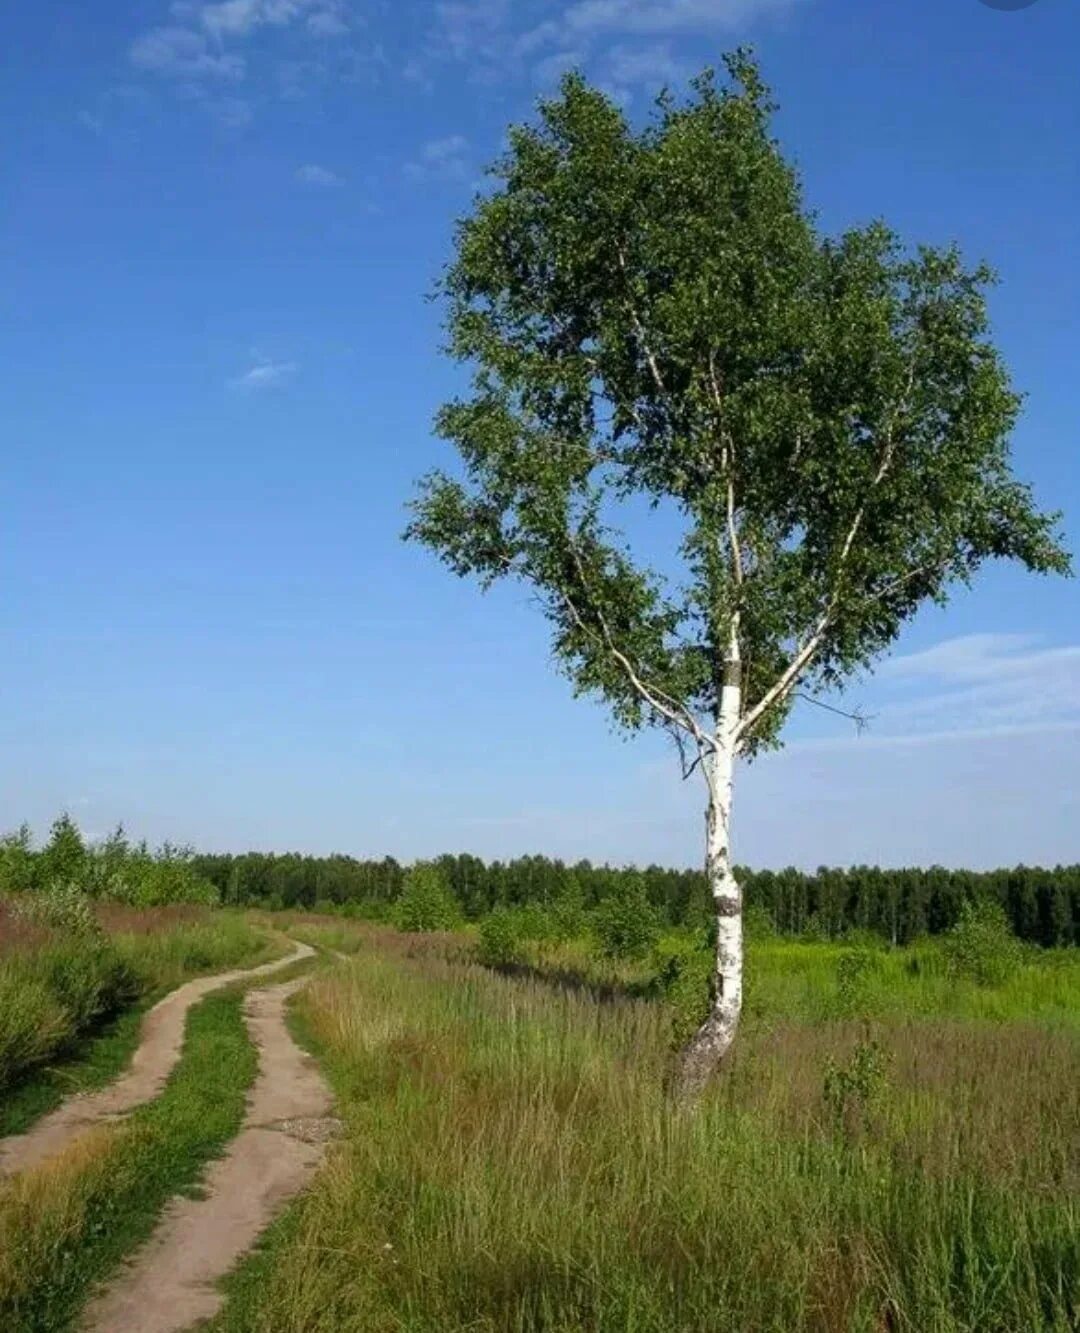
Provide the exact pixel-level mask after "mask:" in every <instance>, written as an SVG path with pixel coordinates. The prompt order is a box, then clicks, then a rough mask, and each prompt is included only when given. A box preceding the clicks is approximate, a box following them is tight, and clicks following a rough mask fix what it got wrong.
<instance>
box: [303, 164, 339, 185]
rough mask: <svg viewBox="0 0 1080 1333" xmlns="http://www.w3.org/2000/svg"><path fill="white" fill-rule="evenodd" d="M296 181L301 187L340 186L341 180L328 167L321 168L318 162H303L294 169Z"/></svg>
mask: <svg viewBox="0 0 1080 1333" xmlns="http://www.w3.org/2000/svg"><path fill="white" fill-rule="evenodd" d="M296 179H297V180H298V181H299V182H300V184H301V185H321V186H327V185H340V184H341V180H342V178H341V177H340V176H339V175H338V174H337V172H336V171H331V170H330V168H329V167H322V166H320V165H319V164H318V162H305V163H304V165H303V166H302V167H297V169H296Z"/></svg>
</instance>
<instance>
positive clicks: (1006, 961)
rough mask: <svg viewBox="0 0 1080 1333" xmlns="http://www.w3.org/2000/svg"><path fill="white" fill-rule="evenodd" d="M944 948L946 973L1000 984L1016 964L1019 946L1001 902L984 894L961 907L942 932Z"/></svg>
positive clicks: (1017, 964)
mask: <svg viewBox="0 0 1080 1333" xmlns="http://www.w3.org/2000/svg"><path fill="white" fill-rule="evenodd" d="M944 952H945V963H946V967H947V969H948V971H949V974H950V976H953V977H967V978H969V979H970V980H972V981H975V982H977V983H978V984H979V985H980V986H1001V985H1003V984H1004V983H1005V982H1006V981H1008V980H1009V978H1010V977H1011V976H1012V975H1013V973H1014V972H1015V971H1016V969H1017V968H1018V967H1019V965H1020V960H1021V957H1022V952H1023V947H1022V945H1021V944H1020V941H1019V940H1018V939H1017V938H1016V936H1015V935H1014V934H1013V933H1012V930H1011V929H1010V928H1009V922H1008V918H1007V917H1006V916H1005V912H1004V910H1003V909H1002V907H1001V905H1000V904H999V903H996V902H994V901H993V900H992V899H989V898H984V899H981V900H979V901H977V902H966V903H965V904H964V906H963V907H962V908H961V911H960V919H959V920H958V921H957V923H956V925H955V926H953V928H952V929H951V930H950V931H949V932H948V934H947V935H946V936H945V949H944Z"/></svg>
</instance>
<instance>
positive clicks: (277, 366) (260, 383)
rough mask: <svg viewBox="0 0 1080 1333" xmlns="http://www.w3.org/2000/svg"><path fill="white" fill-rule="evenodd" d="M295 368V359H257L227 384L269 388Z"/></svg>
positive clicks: (242, 387) (240, 387)
mask: <svg viewBox="0 0 1080 1333" xmlns="http://www.w3.org/2000/svg"><path fill="white" fill-rule="evenodd" d="M296 370H297V366H296V362H295V361H258V362H256V363H255V365H253V366H252V367H251V369H250V370H246V371H245V372H244V373H243V374H242V375H238V376H237V377H236V378H235V379H232V380H230V381H229V384H230V386H231V387H232V388H234V389H270V388H273V387H274V386H275V385H279V384H282V383H283V382H284V381H285V380H288V379H290V378H291V377H292V376H293V375H295V373H296Z"/></svg>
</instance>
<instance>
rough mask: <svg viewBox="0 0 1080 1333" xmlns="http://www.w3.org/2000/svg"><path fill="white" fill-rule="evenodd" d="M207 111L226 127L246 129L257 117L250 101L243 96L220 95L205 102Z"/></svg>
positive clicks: (229, 128) (228, 128)
mask: <svg viewBox="0 0 1080 1333" xmlns="http://www.w3.org/2000/svg"><path fill="white" fill-rule="evenodd" d="M204 105H205V107H206V110H207V113H208V114H209V115H211V116H212V117H213V118H214V120H216V121H217V123H218V124H219V125H221V126H222V127H223V128H224V129H227V130H246V129H247V127H248V126H249V125H250V124H251V122H252V121H253V120H254V119H255V112H254V110H253V108H252V105H251V103H250V102H246V101H244V99H243V98H242V97H219V98H214V99H213V100H211V101H207V102H205V103H204Z"/></svg>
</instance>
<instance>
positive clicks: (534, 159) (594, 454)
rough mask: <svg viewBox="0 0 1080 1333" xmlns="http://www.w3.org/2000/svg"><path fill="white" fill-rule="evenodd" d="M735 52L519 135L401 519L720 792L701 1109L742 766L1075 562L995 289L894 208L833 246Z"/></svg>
mask: <svg viewBox="0 0 1080 1333" xmlns="http://www.w3.org/2000/svg"><path fill="white" fill-rule="evenodd" d="M725 66H726V77H724V78H722V79H717V78H716V77H714V76H713V75H712V74H710V73H706V74H705V75H703V76H702V77H701V78H699V79H697V80H696V81H695V82H694V83H693V85H692V87H691V90H690V92H689V94H688V95H687V96H686V97H685V98H684V99H682V100H679V101H677V100H675V99H673V98H671V97H669V96H665V97H662V98H661V99H660V100H659V102H658V104H657V107H656V110H655V113H654V115H653V116H652V118H651V120H650V122H649V123H648V124H647V125H645V126H644V127H642V128H635V127H634V126H632V125H631V124H630V123H629V122H628V120H627V118H626V116H625V114H624V113H623V111H622V110H621V109H620V108H619V107H618V106H617V105H615V104H614V103H613V102H612V101H611V100H610V99H609V98H607V97H606V96H605V95H604V94H603V93H602V92H600V91H598V90H596V89H594V88H592V87H590V86H588V84H587V83H585V82H584V81H583V80H582V79H581V78H580V77H579V76H576V75H572V76H569V77H567V78H566V79H565V80H564V82H563V84H562V87H561V90H560V93H559V95H558V96H557V97H555V98H554V99H552V100H550V101H547V102H545V103H542V104H541V107H540V110H539V115H538V119H537V121H536V122H535V123H534V124H529V125H524V126H520V127H517V128H515V129H513V130H512V131H511V133H510V139H509V148H508V151H507V152H506V154H505V155H504V156H503V157H502V159H501V160H500V161H499V162H498V163H496V164H495V166H494V167H493V168H492V172H491V174H492V177H493V182H492V186H493V188H492V189H491V190H490V191H489V192H487V193H484V194H482V195H480V196H479V197H478V198H477V200H476V201H475V205H474V208H473V211H472V212H471V214H470V215H469V216H468V217H467V218H465V219H464V220H463V221H462V222H461V223H460V224H459V226H458V230H457V234H456V244H455V252H454V257H453V259H452V261H451V263H450V264H449V265H448V268H447V270H446V272H445V275H444V278H443V280H442V282H441V294H442V297H443V298H444V300H445V303H446V309H447V329H448V351H449V353H450V355H451V356H452V357H454V358H456V359H457V360H459V361H461V362H463V363H465V364H466V365H467V366H468V367H469V368H470V371H471V388H470V391H469V392H468V393H467V394H466V395H464V396H462V397H461V398H459V399H457V400H455V401H452V402H450V403H448V404H447V405H446V406H444V407H443V409H442V410H441V412H440V414H439V416H438V421H437V426H438V431H439V433H440V434H441V435H442V436H443V437H445V438H446V439H447V440H449V441H451V442H452V443H453V444H454V445H455V446H456V448H457V451H458V453H459V455H460V461H461V467H460V469H459V470H458V471H457V473H456V474H455V475H453V476H450V475H444V474H441V473H436V474H434V475H430V476H428V477H426V478H425V479H424V480H423V481H422V483H421V485H420V489H419V492H418V495H417V497H416V498H415V500H414V503H413V515H412V521H411V523H410V526H409V529H408V533H407V535H408V536H410V537H411V538H413V539H416V540H419V541H421V542H423V543H425V544H427V545H428V546H429V547H431V548H433V549H434V550H435V551H436V552H437V553H438V554H439V555H440V556H441V558H442V559H443V560H444V561H445V562H446V564H447V565H448V566H449V567H450V568H451V569H452V570H453V571H454V572H455V573H457V574H460V575H472V576H474V577H476V578H477V579H478V580H479V581H480V583H481V585H483V586H485V587H486V586H489V585H491V584H492V583H494V582H495V581H497V580H501V579H517V580H522V581H524V583H526V584H528V585H530V586H531V588H532V589H533V590H534V592H535V594H536V596H537V598H538V600H539V602H540V604H541V606H542V608H543V610H544V612H545V613H546V616H547V618H548V620H549V621H550V624H551V630H552V641H553V649H554V657H555V659H556V661H557V662H558V663H559V664H560V665H561V667H562V669H563V670H564V671H565V673H566V674H567V676H568V677H569V679H570V681H571V682H572V684H573V686H574V687H575V690H576V691H577V692H581V693H586V694H591V695H596V696H599V697H600V698H601V699H603V700H604V701H606V703H607V704H608V705H609V707H610V708H611V710H612V712H613V714H614V718H615V719H616V721H617V722H618V723H619V724H621V725H622V726H624V727H627V728H631V729H636V728H639V727H642V726H645V725H652V726H657V727H660V728H662V729H663V730H664V731H666V732H667V733H668V734H669V735H670V736H671V737H672V739H673V740H674V742H675V744H676V746H677V747H678V752H679V755H680V756H681V761H682V765H683V772H684V776H687V775H689V774H690V772H691V771H696V773H697V774H700V776H701V779H703V783H704V789H705V804H706V819H705V865H706V869H707V874H708V880H709V884H710V887H711V892H712V900H713V904H714V906H715V919H716V966H715V976H714V985H713V996H712V1003H711V1009H710V1012H709V1015H708V1017H707V1019H706V1020H705V1021H704V1023H703V1024H702V1026H701V1027H700V1029H699V1030H698V1031H697V1033H696V1035H695V1036H694V1037H693V1038H692V1040H691V1041H690V1042H689V1044H688V1045H687V1047H686V1048H685V1050H684V1051H683V1052H682V1054H681V1057H680V1061H679V1067H678V1073H677V1079H676V1082H677V1086H678V1087H679V1088H680V1089H681V1091H682V1093H683V1094H684V1095H687V1096H692V1095H693V1094H695V1093H697V1092H698V1091H699V1090H700V1089H701V1087H702V1085H703V1084H704V1082H705V1081H706V1079H707V1078H708V1076H709V1074H710V1072H711V1071H712V1070H713V1068H714V1067H715V1066H716V1065H717V1064H718V1062H719V1061H720V1060H721V1059H722V1057H723V1056H724V1054H725V1052H726V1051H727V1050H728V1048H729V1047H730V1045H731V1042H732V1039H733V1037H734V1035H735V1031H736V1027H737V1025H738V1020H739V1013H740V1009H741V1006H742V993H743V933H742V906H743V898H742V892H741V890H740V886H739V884H738V882H737V881H736V878H735V875H734V874H733V869H732V865H733V863H732V855H731V828H732V822H731V819H732V790H733V782H734V778H735V774H736V770H737V767H738V765H739V764H740V763H741V762H744V761H747V760H751V759H752V758H753V757H754V756H755V755H756V754H758V753H759V752H761V751H762V750H763V749H765V748H767V747H769V746H772V745H774V744H776V743H778V739H779V735H780V732H781V729H782V727H783V724H784V722H785V719H786V718H787V716H788V714H789V711H790V709H791V707H792V704H793V701H794V699H795V698H796V696H797V695H799V696H804V697H810V698H813V697H815V696H818V695H820V694H821V693H823V692H825V693H827V692H829V691H831V690H834V689H835V688H837V687H839V686H840V685H842V684H843V682H844V681H845V679H847V678H848V677H849V676H850V675H851V674H852V673H855V672H859V671H861V670H863V669H865V668H867V667H868V666H869V665H870V664H872V663H873V662H874V660H875V659H876V658H878V657H879V655H880V654H881V653H882V652H883V651H884V650H885V649H887V648H888V646H889V645H890V644H891V643H892V642H893V641H894V640H895V638H896V637H897V635H898V633H899V632H900V630H901V628H902V626H903V625H904V623H905V622H906V621H907V620H909V619H910V618H911V616H912V615H913V614H914V613H915V611H916V610H917V609H918V608H919V607H920V606H921V605H922V604H923V603H925V602H927V601H936V602H939V603H941V602H944V601H945V599H946V596H947V594H948V592H949V590H950V589H951V588H952V587H953V586H954V585H956V584H964V583H967V582H968V581H969V580H970V579H971V577H972V575H973V574H974V573H975V572H976V570H978V569H979V567H980V566H981V565H982V564H983V562H984V561H986V560H988V559H991V558H994V557H997V558H1006V559H1013V560H1018V561H1020V562H1021V563H1022V564H1023V565H1025V566H1026V567H1027V568H1028V569H1030V570H1034V571H1038V572H1052V571H1056V572H1065V571H1066V570H1067V565H1068V561H1067V556H1066V554H1065V552H1064V550H1063V549H1062V546H1061V544H1060V541H1059V539H1058V536H1057V533H1056V522H1057V520H1056V516H1055V515H1047V514H1044V513H1041V512H1039V510H1038V509H1037V508H1036V506H1035V504H1034V501H1033V499H1032V496H1031V493H1030V491H1029V489H1028V488H1027V487H1026V486H1025V485H1023V484H1022V483H1021V482H1019V481H1017V480H1016V479H1015V478H1014V476H1013V474H1012V471H1011V468H1010V461H1009V449H1008V442H1009V437H1010V433H1011V431H1012V428H1013V425H1014V422H1015V420H1016V417H1017V412H1018V407H1019V399H1018V396H1017V394H1016V393H1015V392H1014V391H1013V389H1012V387H1011V385H1010V380H1009V376H1008V373H1007V371H1006V368H1005V366H1004V364H1003V362H1002V359H1001V357H1000V355H999V354H998V352H997V351H996V350H995V348H994V346H993V345H992V344H991V342H990V341H989V338H988V321H987V309H986V288H987V286H988V284H989V283H990V281H991V274H990V273H989V272H988V271H987V270H986V269H985V268H984V267H982V266H974V267H969V266H967V265H966V264H965V263H964V261H963V259H962V257H961V256H960V254H959V253H957V251H956V250H955V249H934V248H926V247H920V248H918V249H912V248H909V247H907V246H905V245H903V244H902V243H901V241H900V239H899V238H898V237H897V236H896V235H895V234H894V233H893V232H892V231H891V230H890V229H889V228H888V227H887V226H886V225H884V224H883V223H880V222H874V223H872V224H870V225H867V226H863V227H857V228H853V229H852V230H849V231H846V232H844V233H843V234H841V235H838V236H835V237H828V236H825V235H822V234H821V232H820V230H819V229H818V227H817V225H816V223H815V220H814V218H813V216H812V215H811V214H810V213H809V212H808V211H807V209H806V208H805V206H804V204H803V201H802V197H801V188H800V182H799V180H798V178H797V176H796V173H795V171H794V170H793V168H792V167H791V166H790V165H789V163H788V162H787V161H786V160H785V158H784V157H783V155H782V153H781V151H780V149H779V148H778V146H777V144H776V143H775V142H774V140H773V139H772V138H771V137H770V124H769V122H770V117H771V114H772V110H773V108H772V105H771V102H770V98H769V94H768V91H767V89H766V88H765V86H764V85H763V83H762V81H761V78H760V75H759V72H758V69H757V67H756V65H755V63H754V61H753V60H752V58H751V57H750V56H749V54H747V53H746V52H742V51H740V52H736V53H734V54H733V55H731V56H730V57H728V58H727V59H726V61H725ZM646 553H647V554H648V556H649V558H648V559H647V558H646ZM783 817H784V814H783V811H782V810H777V812H776V818H777V819H778V820H779V819H782V818H783Z"/></svg>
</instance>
